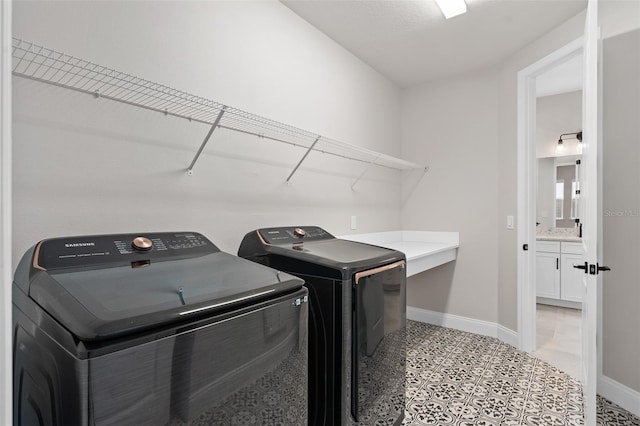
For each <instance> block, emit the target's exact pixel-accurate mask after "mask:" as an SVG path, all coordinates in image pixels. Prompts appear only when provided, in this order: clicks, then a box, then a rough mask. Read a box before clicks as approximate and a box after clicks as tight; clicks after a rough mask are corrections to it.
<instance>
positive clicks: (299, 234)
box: [293, 228, 307, 238]
mask: <svg viewBox="0 0 640 426" xmlns="http://www.w3.org/2000/svg"><path fill="white" fill-rule="evenodd" d="M293 235H295V236H296V237H298V238H303V237H304V236H305V235H307V233H306V232H305V230H304V229H302V228H296V229H294V230H293Z"/></svg>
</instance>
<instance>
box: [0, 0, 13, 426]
mask: <svg viewBox="0 0 640 426" xmlns="http://www.w3.org/2000/svg"><path fill="white" fill-rule="evenodd" d="M11 6H12V3H11V1H2V2H0V34H1V35H0V43H1V44H2V54H1V55H2V56H0V129H1V130H0V395H4V396H3V397H2V398H0V424H3V425H10V424H12V423H13V420H12V419H13V416H12V411H11V410H12V408H13V402H12V401H13V398H12V397H11V396H12V395H13V380H12V371H13V370H12V356H13V355H12V354H13V351H12V350H11V340H12V339H11V272H12V271H11V269H12V266H11Z"/></svg>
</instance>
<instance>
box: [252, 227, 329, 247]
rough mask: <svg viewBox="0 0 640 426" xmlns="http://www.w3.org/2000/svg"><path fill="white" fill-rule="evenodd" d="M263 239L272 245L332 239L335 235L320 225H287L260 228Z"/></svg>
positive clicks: (259, 231)
mask: <svg viewBox="0 0 640 426" xmlns="http://www.w3.org/2000/svg"><path fill="white" fill-rule="evenodd" d="M258 233H259V234H260V237H261V238H262V240H263V241H264V242H265V243H267V244H271V245H280V244H300V243H302V242H304V241H318V240H330V239H333V238H335V237H334V236H333V235H331V234H330V233H328V232H327V231H325V230H324V229H322V228H320V227H318V226H285V227H280V228H264V229H258Z"/></svg>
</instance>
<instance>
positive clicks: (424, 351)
mask: <svg viewBox="0 0 640 426" xmlns="http://www.w3.org/2000/svg"><path fill="white" fill-rule="evenodd" d="M407 339H408V342H407V344H408V350H407V401H406V405H407V409H406V412H405V421H404V423H403V424H404V425H415V426H422V425H442V426H444V425H460V426H466V425H480V426H490V425H534V426H538V425H540V426H543V425H544V426H555V425H557V426H564V425H567V426H569V425H583V424H584V420H583V409H582V386H581V385H580V382H578V381H577V380H576V379H574V378H572V377H571V376H569V375H568V374H566V373H563V372H562V371H560V370H558V369H557V368H555V367H553V366H551V365H549V364H547V363H546V362H544V361H541V360H539V359H537V358H535V357H532V356H530V355H528V354H526V353H524V352H520V351H518V350H516V349H515V348H513V347H512V346H510V345H507V344H505V343H503V342H501V341H500V340H497V339H494V338H491V337H486V336H481V335H477V334H471V333H465V332H462V331H458V330H453V329H448V328H443V327H438V326H434V325H430V324H425V323H420V322H415V321H408V326H407ZM598 425H603V426H613V425H624V426H640V419H638V418H637V417H634V416H633V415H631V414H630V413H628V412H627V411H625V410H623V409H621V408H620V407H618V406H616V405H615V404H612V403H610V402H609V401H607V400H605V399H604V398H599V400H598Z"/></svg>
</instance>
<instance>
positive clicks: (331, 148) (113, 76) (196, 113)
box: [12, 37, 425, 188]
mask: <svg viewBox="0 0 640 426" xmlns="http://www.w3.org/2000/svg"><path fill="white" fill-rule="evenodd" d="M12 56H13V63H12V73H13V75H15V76H19V77H23V78H27V79H30V80H34V81H38V82H42V83H47V84H51V85H54V86H58V87H63V88H66V89H70V90H74V91H77V92H81V93H85V94H88V95H91V96H93V97H95V98H96V99H109V100H113V101H116V102H120V103H124V104H127V105H131V106H136V107H139V108H144V109H147V110H151V111H157V112H160V113H162V114H164V115H167V116H173V117H179V118H183V119H186V120H189V121H190V122H194V121H195V122H198V123H203V124H207V125H209V126H211V128H210V129H209V132H208V133H207V136H206V137H205V139H204V141H203V142H202V143H201V144H200V147H199V149H198V151H197V152H196V154H195V157H194V158H193V161H192V162H191V164H190V165H189V167H188V168H187V172H188V174H189V175H192V174H193V168H194V166H195V164H196V162H197V161H198V158H199V157H200V155H201V154H202V152H203V151H204V149H205V146H206V145H207V143H208V141H209V140H210V138H211V136H212V134H213V132H214V131H215V129H216V128H223V129H228V130H233V131H235V132H240V133H244V134H248V135H253V136H257V137H258V138H264V139H268V140H272V141H276V142H281V143H285V144H289V145H291V146H295V147H299V148H303V149H305V150H306V152H305V154H304V156H303V157H302V159H301V160H300V161H299V162H298V164H297V165H296V166H295V168H294V169H293V171H292V172H291V173H290V174H289V176H288V177H287V179H286V181H287V182H289V181H290V180H291V178H292V177H293V175H294V174H295V173H297V171H298V169H299V167H300V165H301V164H302V163H303V162H304V161H305V159H306V158H307V156H308V155H309V154H310V153H311V151H316V152H321V153H325V154H331V155H333V156H337V157H342V158H346V159H349V160H354V161H359V162H362V163H365V164H367V169H366V170H368V169H369V168H370V167H371V166H373V165H375V166H378V167H386V168H390V169H394V170H415V169H425V166H424V165H420V164H416V163H412V162H409V161H406V160H402V159H399V158H395V157H392V156H389V155H386V154H381V153H379V152H375V151H372V150H369V149H366V148H362V147H360V146H357V145H351V144H348V143H344V142H340V141H337V140H334V139H331V138H328V137H325V136H322V137H320V136H318V134H316V133H312V132H309V131H307V130H303V129H299V128H297V127H294V126H290V125H288V124H284V123H281V122H278V121H275V120H271V119H268V118H265V117H261V116H258V115H255V114H252V113H249V112H246V111H242V110H240V109H237V108H233V107H230V106H226V105H223V104H221V103H218V102H215V101H212V100H209V99H206V98H203V97H201V96H197V95H193V94H190V93H187V92H183V91H181V90H177V89H173V88H171V87H168V86H164V85H162V84H158V83H154V82H152V81H149V80H145V79H142V78H139V77H135V76H133V75H130V74H126V73H123V72H120V71H116V70H114V69H111V68H107V67H104V66H102V65H98V64H94V63H92V62H89V61H86V60H84V59H81V58H77V57H75V56H71V55H68V54H65V53H61V52H58V51H55V50H53V49H50V48H47V47H44V46H41V45H38V44H35V43H32V42H29V41H25V40H22V39H19V38H15V37H14V38H13V44H12ZM366 170H365V172H366ZM363 175H364V173H363V174H361V176H359V177H358V178H357V179H356V181H355V182H354V184H353V185H352V188H353V186H354V185H355V184H356V183H357V182H358V181H359V180H360V179H361V178H362V176H363Z"/></svg>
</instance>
